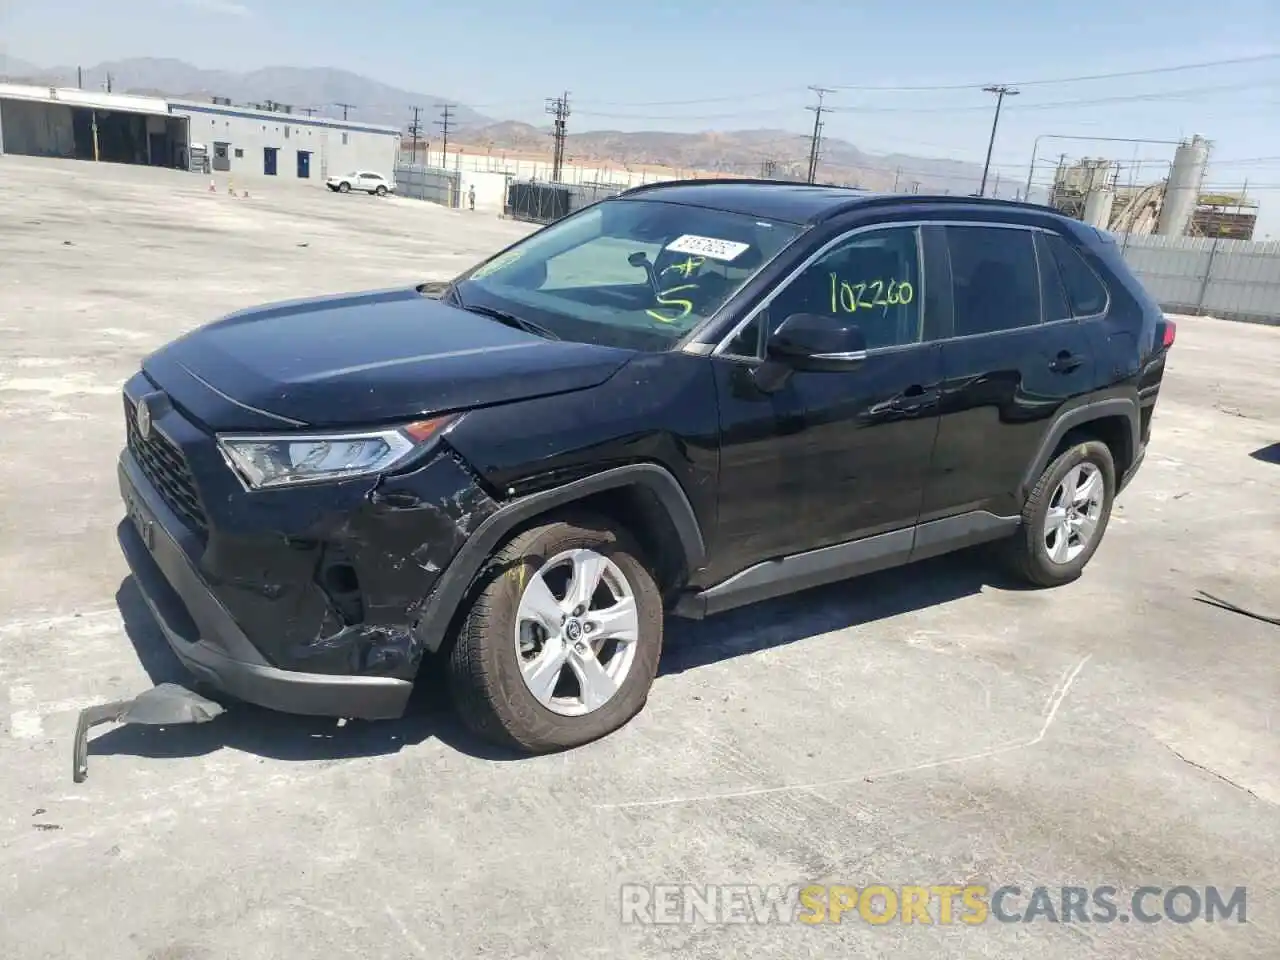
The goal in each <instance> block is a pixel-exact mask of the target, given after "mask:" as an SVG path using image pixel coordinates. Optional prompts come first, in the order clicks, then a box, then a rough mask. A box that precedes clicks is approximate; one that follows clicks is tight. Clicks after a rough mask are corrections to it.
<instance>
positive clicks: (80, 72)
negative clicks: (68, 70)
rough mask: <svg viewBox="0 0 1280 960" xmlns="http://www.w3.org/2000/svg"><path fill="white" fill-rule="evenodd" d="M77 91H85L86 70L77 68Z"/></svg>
mask: <svg viewBox="0 0 1280 960" xmlns="http://www.w3.org/2000/svg"><path fill="white" fill-rule="evenodd" d="M76 89H78V90H83V89H84V68H83V67H76Z"/></svg>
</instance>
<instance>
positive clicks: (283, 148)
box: [168, 100, 400, 182]
mask: <svg viewBox="0 0 1280 960" xmlns="http://www.w3.org/2000/svg"><path fill="white" fill-rule="evenodd" d="M168 103H169V111H170V112H171V113H172V114H173V116H175V117H181V118H183V119H185V120H186V126H187V131H188V137H189V141H188V142H189V143H191V144H193V145H194V144H199V145H200V146H202V147H204V148H205V150H206V151H207V152H208V156H209V163H210V167H211V169H212V170H213V171H214V172H225V173H228V174H230V175H231V176H232V177H234V178H236V179H239V178H241V177H244V178H246V179H247V178H255V177H287V178H289V179H301V180H317V181H320V182H323V180H324V179H325V177H328V176H330V175H333V174H341V173H348V172H351V171H355V170H369V171H371V172H373V173H380V174H382V175H383V176H384V177H386V178H388V179H391V178H392V177H393V176H394V174H395V167H396V158H397V157H398V156H399V150H400V131H399V130H397V129H396V128H395V127H379V126H372V125H370V124H365V123H357V122H355V121H346V120H330V119H328V118H322V117H304V116H299V115H297V114H294V113H285V112H282V111H280V110H265V109H253V108H249V107H237V106H232V105H230V104H226V103H197V102H195V101H192V100H170V101H168Z"/></svg>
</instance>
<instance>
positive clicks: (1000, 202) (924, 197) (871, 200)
mask: <svg viewBox="0 0 1280 960" xmlns="http://www.w3.org/2000/svg"><path fill="white" fill-rule="evenodd" d="M890 203H896V204H901V203H910V204H914V203H933V204H956V205H957V206H959V205H964V206H984V207H1016V208H1017V209H1019V210H1037V211H1040V212H1042V213H1043V212H1044V211H1046V210H1048V211H1050V212H1053V213H1057V212H1058V211H1057V210H1054V208H1053V207H1050V206H1047V205H1045V204H1043V203H1032V202H1030V201H1029V200H1005V199H1004V198H1002V197H970V196H958V195H956V194H954V193H878V194H874V195H872V196H870V197H867V199H866V200H864V201H862V205H863V206H866V205H868V204H870V205H874V206H880V205H882V204H890Z"/></svg>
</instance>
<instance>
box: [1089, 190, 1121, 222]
mask: <svg viewBox="0 0 1280 960" xmlns="http://www.w3.org/2000/svg"><path fill="white" fill-rule="evenodd" d="M1115 202H1116V192H1115V191H1114V190H1112V189H1111V188H1110V187H1098V188H1097V189H1095V190H1091V191H1089V195H1088V196H1087V197H1085V198H1084V222H1085V223H1087V224H1089V226H1091V227H1097V228H1098V229H1099V230H1110V229H1111V208H1112V207H1113V206H1114V205H1115Z"/></svg>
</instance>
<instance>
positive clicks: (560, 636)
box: [449, 516, 663, 753]
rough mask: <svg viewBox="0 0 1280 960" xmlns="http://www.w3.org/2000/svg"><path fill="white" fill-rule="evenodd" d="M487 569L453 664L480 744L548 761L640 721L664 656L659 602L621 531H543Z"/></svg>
mask: <svg viewBox="0 0 1280 960" xmlns="http://www.w3.org/2000/svg"><path fill="white" fill-rule="evenodd" d="M488 569H489V571H490V572H489V573H488V574H487V578H486V579H482V581H481V585H480V587H479V591H478V593H477V595H476V596H475V599H474V601H473V602H472V605H471V608H470V609H469V610H468V611H467V613H466V616H465V619H464V621H463V623H462V626H461V628H460V629H459V632H458V637H457V641H456V643H455V645H454V648H453V650H452V652H451V654H450V658H449V673H450V686H451V688H452V691H453V696H454V700H455V702H456V703H457V706H458V710H459V713H460V714H461V715H462V718H463V720H464V721H465V722H466V724H467V725H468V726H469V727H470V728H471V729H472V730H473V731H474V732H476V733H477V734H479V735H480V736H482V737H484V738H486V739H488V740H491V741H494V742H497V743H500V744H503V745H505V746H509V747H515V748H516V749H519V750H521V751H523V752H526V753H548V752H551V751H555V750H563V749H566V748H568V747H575V746H579V745H581V744H584V743H588V742H590V741H592V740H596V739H598V738H600V737H603V736H605V735H606V734H608V733H611V732H613V731H614V730H616V729H618V728H619V727H621V726H622V725H624V724H625V723H626V722H627V721H629V720H630V719H631V718H632V717H634V716H635V715H636V714H637V713H639V712H640V710H641V709H642V708H643V707H644V704H645V700H646V699H647V698H648V695H649V687H650V685H651V684H652V683H653V678H654V676H655V674H656V673H657V669H658V658H659V656H660V655H661V653H662V615H663V611H662V596H661V594H660V592H659V590H658V586H657V584H656V583H655V582H654V578H653V575H652V574H651V573H650V572H649V569H648V567H647V565H646V564H645V562H644V560H643V559H642V554H641V551H640V549H639V547H638V546H637V545H636V543H635V542H634V540H633V539H632V537H631V536H630V534H629V533H628V532H627V531H626V530H625V529H624V528H622V527H621V526H619V525H618V524H616V523H614V522H612V521H610V520H607V519H605V518H600V517H592V516H581V517H574V518H571V519H565V520H560V521H556V522H552V523H547V524H545V525H543V526H539V527H536V528H534V529H532V530H528V531H526V532H524V533H522V534H519V535H518V536H516V537H515V538H514V539H512V540H511V541H509V542H508V543H507V544H506V546H504V547H503V548H502V550H501V551H500V552H499V553H498V554H497V555H496V556H495V557H494V558H493V561H492V562H491V563H490V564H489V567H488Z"/></svg>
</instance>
